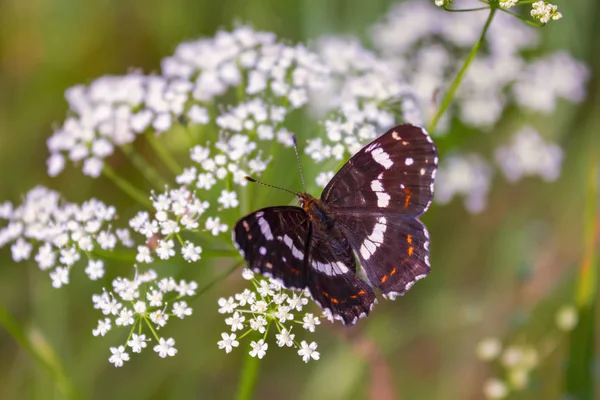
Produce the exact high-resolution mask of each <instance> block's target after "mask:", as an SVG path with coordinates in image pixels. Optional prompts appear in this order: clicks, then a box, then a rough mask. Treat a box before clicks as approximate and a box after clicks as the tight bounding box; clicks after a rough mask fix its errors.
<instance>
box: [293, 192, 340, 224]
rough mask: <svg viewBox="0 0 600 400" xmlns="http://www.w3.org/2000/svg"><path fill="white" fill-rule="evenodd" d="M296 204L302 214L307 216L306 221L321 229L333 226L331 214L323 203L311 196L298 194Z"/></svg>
mask: <svg viewBox="0 0 600 400" xmlns="http://www.w3.org/2000/svg"><path fill="white" fill-rule="evenodd" d="M297 196H298V203H300V207H302V209H303V210H304V212H305V213H306V214H307V215H308V219H309V220H310V221H311V222H312V223H313V224H315V225H317V226H318V227H320V228H321V229H328V228H330V227H331V225H332V224H333V221H334V219H333V218H332V216H331V213H330V212H329V211H328V210H327V206H326V205H325V204H324V203H323V201H321V200H319V199H317V198H315V197H313V196H311V195H310V194H308V193H298V194H297Z"/></svg>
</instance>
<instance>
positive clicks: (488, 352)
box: [477, 337, 502, 361]
mask: <svg viewBox="0 0 600 400" xmlns="http://www.w3.org/2000/svg"><path fill="white" fill-rule="evenodd" d="M501 351H502V343H500V340H498V339H497V338H495V337H490V338H486V339H484V340H482V341H480V342H479V343H478V344H477V356H479V358H480V359H482V360H484V361H490V360H493V359H495V358H496V357H498V356H499V355H500V352H501Z"/></svg>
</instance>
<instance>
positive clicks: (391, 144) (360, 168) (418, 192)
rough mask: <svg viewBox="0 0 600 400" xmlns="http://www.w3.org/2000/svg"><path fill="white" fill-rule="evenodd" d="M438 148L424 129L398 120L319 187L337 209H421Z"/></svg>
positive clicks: (417, 211) (428, 199) (415, 213)
mask: <svg viewBox="0 0 600 400" xmlns="http://www.w3.org/2000/svg"><path fill="white" fill-rule="evenodd" d="M437 162H438V159H437V150H436V148H435V145H434V144H433V141H432V140H431V138H430V137H429V135H428V134H427V132H425V130H424V129H422V128H420V127H418V126H414V125H398V126H396V127H394V128H392V129H390V130H389V131H387V132H386V133H384V134H383V135H381V136H380V137H378V138H377V139H375V140H374V141H373V142H371V143H369V144H368V145H366V146H365V147H364V148H363V149H361V150H360V151H359V152H358V153H356V154H355V155H354V156H353V157H352V158H351V159H350V160H348V162H347V163H346V164H345V165H344V166H343V167H342V168H341V169H340V170H339V171H338V173H337V174H336V175H335V176H334V177H333V179H332V180H331V181H330V182H329V184H328V185H327V186H326V187H325V189H324V190H323V194H322V195H321V199H322V200H324V201H326V202H327V204H328V205H330V206H331V207H335V208H336V209H337V210H338V211H339V212H344V211H345V210H352V209H360V211H361V212H363V213H367V212H386V213H394V214H402V215H409V216H415V217H416V216H419V215H421V214H423V213H424V212H425V211H426V210H427V208H428V207H429V205H430V204H431V200H432V198H433V181H434V177H435V171H436V168H437Z"/></svg>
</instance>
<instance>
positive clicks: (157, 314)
mask: <svg viewBox="0 0 600 400" xmlns="http://www.w3.org/2000/svg"><path fill="white" fill-rule="evenodd" d="M150 320H152V322H154V323H155V324H156V325H158V326H159V327H163V326H165V325H166V324H167V321H168V320H169V314H165V313H163V312H162V311H161V310H156V311H154V312H153V313H150Z"/></svg>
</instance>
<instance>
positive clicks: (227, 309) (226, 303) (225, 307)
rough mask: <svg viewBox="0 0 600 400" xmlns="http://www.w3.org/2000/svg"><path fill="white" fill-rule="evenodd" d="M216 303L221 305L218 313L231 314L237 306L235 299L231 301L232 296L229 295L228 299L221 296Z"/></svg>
mask: <svg viewBox="0 0 600 400" xmlns="http://www.w3.org/2000/svg"><path fill="white" fill-rule="evenodd" d="M218 304H219V307H221V308H219V314H231V313H232V312H233V310H234V309H235V308H236V307H237V306H238V305H237V304H236V303H235V301H233V297H229V298H228V299H225V298H223V297H221V298H220V299H219V300H218ZM242 305H243V304H242Z"/></svg>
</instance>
